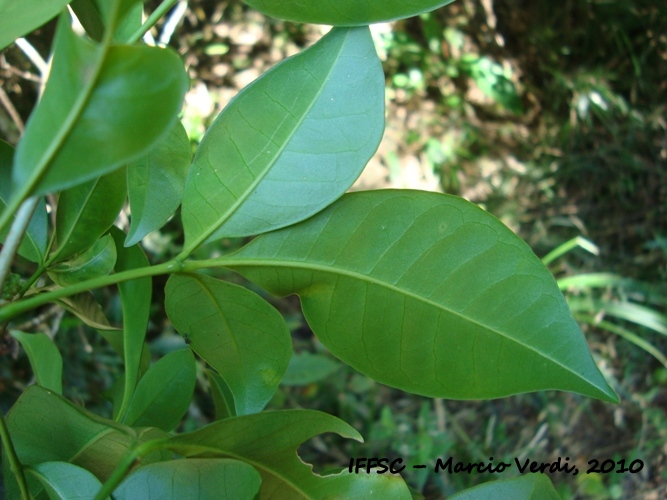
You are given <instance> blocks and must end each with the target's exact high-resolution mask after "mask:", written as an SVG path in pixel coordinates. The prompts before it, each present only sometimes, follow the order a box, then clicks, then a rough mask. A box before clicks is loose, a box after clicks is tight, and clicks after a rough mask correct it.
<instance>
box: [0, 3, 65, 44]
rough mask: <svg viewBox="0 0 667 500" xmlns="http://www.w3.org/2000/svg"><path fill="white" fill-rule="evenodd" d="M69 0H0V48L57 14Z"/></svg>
mask: <svg viewBox="0 0 667 500" xmlns="http://www.w3.org/2000/svg"><path fill="white" fill-rule="evenodd" d="M68 3H69V0H0V50H2V49H4V48H5V47H6V46H7V45H9V44H10V43H12V42H13V41H14V40H16V39H17V38H19V37H22V36H23V35H26V34H28V33H30V32H31V31H33V30H35V29H37V28H39V27H40V26H41V25H42V24H44V23H45V22H46V21H48V20H49V19H51V18H53V17H55V16H57V15H58V13H59V12H60V11H61V10H63V9H64V8H65V6H66V5H67V4H68Z"/></svg>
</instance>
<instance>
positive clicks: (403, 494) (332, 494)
mask: <svg viewBox="0 0 667 500" xmlns="http://www.w3.org/2000/svg"><path fill="white" fill-rule="evenodd" d="M325 432H335V433H336V434H339V435H340V436H343V437H345V438H352V439H356V440H357V441H361V440H362V439H361V436H360V435H359V433H358V432H357V431H355V430H354V429H353V428H352V427H351V426H349V425H348V424H346V423H345V422H343V421H342V420H339V419H338V418H336V417H333V416H331V415H327V414H326V413H321V412H317V411H313V410H284V411H267V412H262V413H258V414H256V415H245V416H242V417H231V418H228V419H225V420H220V421H218V422H214V423H212V424H209V425H207V426H206V427H204V428H202V429H199V430H197V431H194V432H189V433H186V434H181V435H178V436H174V437H173V438H172V440H171V441H172V443H173V444H175V445H178V448H177V450H178V452H179V453H181V454H184V455H186V456H197V455H201V454H210V453H217V454H219V455H221V456H223V457H224V456H228V457H233V458H235V459H237V460H243V461H245V462H247V463H250V464H252V465H253V466H254V467H255V469H257V470H258V471H259V473H260V474H261V476H262V487H261V489H260V493H259V497H260V498H290V499H292V498H368V495H369V494H370V492H372V493H373V495H374V496H375V495H377V497H378V498H391V499H393V498H396V499H407V500H409V499H410V492H409V491H408V488H407V486H406V485H405V483H404V482H403V479H401V477H400V476H398V475H396V476H387V477H385V476H381V475H378V474H358V475H357V474H349V473H348V472H347V471H344V472H341V473H340V474H337V475H330V476H324V477H323V476H318V475H316V474H314V473H313V471H312V467H311V466H310V465H308V464H305V463H304V462H303V461H301V459H300V458H299V457H298V455H297V448H298V447H299V446H300V445H301V444H302V443H303V442H305V441H306V440H308V439H311V438H313V437H315V436H317V435H318V434H322V433H325Z"/></svg>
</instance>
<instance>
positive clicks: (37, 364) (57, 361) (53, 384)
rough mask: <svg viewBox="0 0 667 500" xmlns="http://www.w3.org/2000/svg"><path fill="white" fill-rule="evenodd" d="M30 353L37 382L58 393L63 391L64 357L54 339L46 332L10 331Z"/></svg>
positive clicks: (29, 357)
mask: <svg viewBox="0 0 667 500" xmlns="http://www.w3.org/2000/svg"><path fill="white" fill-rule="evenodd" d="M10 334H11V336H12V337H14V338H15V339H16V340H18V341H19V342H20V343H21V346H22V347H23V349H24V350H25V353H26V354H27V355H28V360H29V361H30V366H31V367H32V372H33V373H34V374H35V378H36V379H37V383H38V384H39V385H41V386H42V387H44V388H45V389H50V390H52V391H54V392H56V393H58V394H62V393H63V358H62V356H61V355H60V351H59V350H58V348H57V347H56V345H55V344H54V343H53V340H51V339H50V338H49V336H48V335H45V334H44V333H24V332H19V331H17V330H12V331H10Z"/></svg>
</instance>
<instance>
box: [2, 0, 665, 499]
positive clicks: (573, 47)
mask: <svg viewBox="0 0 667 500" xmlns="http://www.w3.org/2000/svg"><path fill="white" fill-rule="evenodd" d="M147 5H148V6H149V8H150V7H151V2H147ZM179 5H180V4H179ZM176 9H178V7H177V8H176ZM180 12H181V13H182V18H181V17H180V14H179V12H177V11H174V14H173V15H172V18H171V20H172V21H174V23H175V24H174V28H175V30H174V31H173V33H171V29H172V28H171V27H170V25H169V21H167V22H166V23H165V24H163V25H161V26H159V30H157V31H154V32H153V36H154V37H155V38H156V39H157V41H158V42H159V41H162V42H164V43H169V44H171V45H172V46H173V47H175V48H177V49H178V50H179V52H180V53H181V54H182V55H183V56H184V58H185V61H186V64H187V66H188V71H189V74H190V77H191V79H192V84H191V90H190V92H189V94H188V96H187V99H186V108H185V110H184V116H183V122H184V124H185V125H186V129H187V131H188V134H189V136H190V139H191V141H192V142H193V144H196V143H197V142H198V141H199V140H200V139H201V137H202V134H203V132H204V130H205V128H206V126H207V125H208V124H210V123H211V121H212V119H213V118H214V117H215V116H216V115H217V113H218V112H219V110H220V109H222V107H224V105H225V104H226V103H227V102H228V101H229V100H230V99H231V98H232V97H233V96H234V95H235V93H236V92H237V91H238V89H240V88H242V87H243V86H245V85H246V84H247V83H249V82H250V81H252V80H253V79H254V78H256V77H257V76H259V75H260V74H261V73H262V72H263V71H265V70H266V69H268V68H269V67H271V66H272V65H273V64H274V63H275V62H277V61H279V60H281V59H282V58H283V57H284V56H285V55H290V54H293V53H296V52H297V51H299V50H301V49H302V48H303V47H305V46H308V45H310V44H311V43H313V42H314V41H315V40H317V39H318V38H319V37H320V36H321V35H322V33H323V32H324V28H323V27H319V26H309V25H306V26H302V25H293V24H290V23H286V22H278V21H274V20H271V19H268V18H265V17H263V16H262V15H260V14H258V13H256V12H254V11H251V10H250V9H248V8H247V7H246V6H244V5H243V4H242V3H241V2H240V1H236V0H228V1H223V2H217V1H216V2H213V1H206V0H191V1H190V2H189V5H188V8H187V9H183V10H182V11H180ZM176 21H178V23H176ZM373 33H374V37H375V41H376V46H377V49H378V51H379V53H380V55H381V57H382V58H383V60H384V61H385V72H386V78H387V130H386V133H385V139H384V142H383V144H382V145H381V147H380V150H379V151H378V153H377V155H376V157H375V158H374V159H373V161H372V162H371V163H370V164H369V166H368V168H367V169H366V171H365V173H364V175H363V176H362V178H361V179H360V180H359V181H358V182H357V184H356V185H355V189H373V188H380V187H409V188H415V189H427V190H434V191H435V190H438V191H444V192H448V193H452V194H458V195H461V196H464V197H466V198H468V199H470V200H472V201H474V202H477V203H480V204H482V205H483V206H484V207H485V208H487V209H488V210H489V211H490V212H492V213H493V214H495V215H496V216H497V217H499V218H500V219H501V220H503V222H505V223H506V224H507V225H508V226H510V227H511V228H512V229H513V230H515V231H516V232H517V233H518V234H519V235H521V236H522V237H523V238H524V239H526V240H527V241H528V242H529V243H530V244H531V246H532V247H533V248H534V250H535V251H536V253H537V254H538V255H539V256H547V255H548V254H549V256H548V259H547V260H548V261H550V267H551V269H552V270H553V272H554V274H555V275H556V277H557V278H559V280H560V283H561V285H562V288H563V290H564V292H565V293H566V296H567V297H568V300H569V301H570V304H571V307H572V309H573V311H574V313H575V315H576V317H577V319H579V320H580V322H581V324H582V328H583V330H584V332H585V334H586V336H587V339H588V341H589V345H590V346H591V348H592V350H593V353H594V356H595V358H596V361H597V362H598V364H599V366H600V367H601V369H602V370H603V372H604V374H605V376H606V377H607V378H608V380H610V381H612V385H613V386H614V388H615V389H616V391H617V392H618V394H619V395H620V396H621V398H622V402H621V404H619V405H618V406H613V405H609V404H605V403H601V402H598V401H594V400H590V399H586V398H584V397H580V396H577V395H574V394H568V393H557V392H548V393H547V392H544V393H535V394H528V395H522V396H515V397H511V398H507V399H502V400H493V401H484V402H458V401H443V400H430V399H427V398H421V397H417V396H408V395H406V394H404V393H402V392H400V391H397V390H393V389H389V388H387V387H384V386H381V385H380V384H377V383H375V382H373V381H371V380H369V379H367V378H366V377H364V376H362V375H360V374H358V373H355V372H354V371H353V370H352V369H350V368H347V367H345V366H344V365H342V364H339V363H338V362H337V361H336V360H335V359H334V358H333V357H331V356H329V355H328V354H327V353H326V352H325V349H324V348H323V347H322V346H321V345H320V344H319V343H318V342H317V340H316V339H315V338H314V337H313V336H312V334H311V333H310V331H309V329H308V326H307V325H306V323H305V322H304V320H303V318H302V317H301V315H300V312H299V308H298V303H297V302H296V300H297V299H296V298H288V299H284V300H275V299H271V298H270V300H271V301H272V303H274V305H276V307H278V308H279V309H280V310H281V311H282V312H283V313H284V314H285V316H286V317H287V318H288V321H289V324H290V327H291V329H292V332H293V338H294V344H295V349H296V351H297V352H298V353H299V354H298V355H297V356H296V357H295V359H294V361H293V363H292V366H291V367H290V370H289V371H288V374H287V376H286V379H285V381H284V383H283V385H282V386H281V388H280V390H279V393H278V394H277V396H276V397H275V399H274V401H273V402H272V403H271V406H273V407H274V408H285V407H304V408H313V409H320V410H323V411H326V412H329V413H333V414H335V415H338V416H340V417H341V418H343V419H344V420H345V421H347V422H349V423H350V424H351V425H353V426H354V427H356V428H357V429H358V430H359V431H360V432H361V433H362V434H363V435H364V436H365V438H366V443H364V444H358V443H349V442H345V443H344V442H343V441H342V440H337V439H334V438H331V439H326V438H327V436H325V439H317V440H313V441H311V442H310V443H309V444H307V445H306V446H304V447H303V448H302V450H301V454H302V456H303V458H304V459H305V460H307V461H312V462H314V463H315V464H316V465H315V468H316V470H325V469H326V468H328V467H330V466H334V465H338V466H340V465H344V464H346V463H347V462H348V461H349V457H354V456H390V457H395V456H400V457H403V458H404V459H407V460H409V461H412V462H413V463H433V462H434V460H435V458H436V457H445V458H446V457H448V456H450V455H452V456H455V457H456V458H457V459H460V460H462V461H468V460H470V461H479V460H487V459H488V458H489V457H493V459H494V461H495V462H498V461H501V460H502V461H505V462H510V461H512V459H513V458H514V457H520V458H521V457H523V458H531V459H535V460H538V461H552V460H555V459H557V458H558V457H559V456H561V457H566V456H567V457H570V460H571V461H572V462H576V463H577V464H578V465H579V466H580V468H581V466H585V464H586V462H587V461H588V460H590V459H592V458H598V459H606V458H613V459H621V458H626V459H628V460H629V461H631V460H632V459H634V458H640V459H642V460H644V462H645V464H646V465H645V467H644V469H643V471H642V472H641V473H639V474H635V475H629V474H610V475H585V474H580V475H578V476H576V477H574V476H570V475H565V474H559V473H556V474H554V475H553V476H552V480H553V482H554V484H555V485H556V487H557V489H558V490H559V492H560V493H561V495H562V496H563V497H565V498H570V497H575V498H656V499H657V498H661V497H663V496H664V495H665V494H666V493H667V490H666V489H665V486H664V484H666V483H667V465H666V464H665V456H666V455H667V444H666V443H667V360H666V359H665V357H664V355H663V353H667V338H666V336H667V319H666V317H665V315H664V313H665V309H666V306H667V300H666V299H665V296H666V295H667V289H666V287H665V280H666V279H667V168H666V167H667V122H666V121H665V120H666V118H665V116H667V113H666V111H667V15H666V12H665V6H664V2H662V1H661V0H639V1H630V0H608V1H602V0H582V1H576V2H575V1H571V0H566V1H564V2H551V1H549V0H531V1H528V0H514V1H509V0H458V1H457V2H455V3H454V4H452V5H450V6H448V7H445V8H443V9H440V10H438V11H436V12H434V13H432V14H427V15H423V16H421V17H417V18H413V19H409V20H407V21H401V22H398V23H392V24H387V25H376V26H374V27H373ZM52 34H53V26H52V25H47V26H45V27H44V28H43V29H42V30H40V31H39V32H38V33H36V34H35V35H33V36H31V37H30V38H29V41H30V43H31V44H32V45H33V46H34V47H35V48H36V49H37V51H38V52H40V53H41V54H42V56H44V57H46V55H47V50H48V46H49V43H50V40H51V37H52ZM387 56H389V57H387ZM36 71H37V70H36V69H35V67H34V63H33V62H31V60H30V59H29V58H28V57H26V55H25V53H24V52H23V51H21V50H20V49H19V48H18V47H16V46H14V47H11V48H8V49H7V50H5V51H4V52H1V53H0V88H2V93H0V101H1V102H2V106H1V107H0V135H1V136H2V137H3V138H6V139H7V140H9V141H10V142H12V143H15V142H16V140H17V139H18V136H19V134H20V130H21V123H22V121H23V120H25V118H26V117H27V116H28V115H29V113H30V109H31V107H32V105H33V104H34V101H35V98H36V95H37V91H38V89H37V87H36V85H37V83H36V81H37V79H36V78H35V77H34V74H35V73H36ZM118 224H120V225H123V224H127V218H125V219H124V220H119V221H118ZM575 238H579V239H577V240H574V241H573V242H572V244H571V245H565V246H562V245H563V244H564V243H566V242H570V241H572V240H573V239H575ZM181 243H182V228H181V227H180V222H179V219H178V218H175V219H174V220H173V221H172V222H171V223H170V224H169V225H167V226H166V227H165V228H163V230H162V231H161V232H159V233H153V234H151V235H150V236H149V237H148V238H146V239H145V241H144V246H145V248H146V249H147V251H148V252H149V256H150V258H151V260H152V261H153V262H159V261H162V260H165V259H166V257H167V256H170V255H172V254H173V252H174V251H175V249H176V248H178V247H180V245H181ZM238 244H239V242H238V241H232V240H226V241H223V242H222V243H220V242H218V243H215V244H212V245H209V246H207V247H204V248H202V249H200V250H199V254H198V256H199V257H209V256H214V255H216V254H219V253H220V252H221V251H222V250H223V249H224V248H225V247H226V248H229V247H234V246H238ZM557 248H558V249H559V251H558V252H556V253H551V254H550V252H551V251H553V250H554V249H557ZM568 250H569V251H568ZM27 264H28V263H26V265H27ZM27 274H29V273H27ZM231 279H235V280H236V281H237V282H242V281H241V278H240V277H231ZM155 280H156V283H155V284H156V286H155V287H154V293H155V294H160V293H162V289H163V285H164V281H166V278H164V279H163V278H161V277H158V278H155ZM99 293H105V292H104V291H102V292H99ZM154 299H155V300H154V304H161V303H162V302H163V301H162V300H161V299H160V297H155V298H154ZM103 303H108V301H103ZM155 307H156V309H155V310H154V311H153V314H152V321H151V326H150V328H151V331H150V332H149V337H148V338H149V339H151V350H152V352H153V354H154V355H155V356H159V355H163V354H165V353H167V352H169V351H171V350H173V349H174V348H176V347H178V346H180V345H181V344H182V342H183V341H182V339H181V338H180V336H177V335H176V334H175V333H174V330H173V328H172V327H171V325H170V324H169V322H168V321H167V319H166V315H165V313H164V310H162V309H161V308H160V306H155ZM106 312H107V314H108V317H109V318H110V319H111V320H112V321H113V319H114V318H116V319H118V317H119V314H120V307H119V305H118V304H116V305H115V306H114V307H112V309H111V310H109V311H106ZM41 313H42V314H41V316H40V317H39V318H37V319H36V321H35V322H34V324H32V325H26V328H25V330H41V331H45V332H47V333H49V334H51V335H55V339H56V341H57V343H58V346H59V348H60V349H61V352H62V353H63V357H64V358H65V359H66V360H67V362H66V364H65V377H66V380H65V388H66V389H65V396H67V397H69V398H72V399H74V400H76V401H79V402H80V403H81V404H83V405H85V406H87V407H89V408H93V409H94V410H95V411H98V412H101V413H102V414H104V413H105V412H107V413H109V412H110V405H109V403H108V402H107V400H106V399H105V391H106V390H108V389H109V387H110V385H111V382H112V381H113V380H114V379H115V378H116V377H117V375H118V373H119V372H120V360H119V359H118V358H117V357H116V356H115V355H114V354H113V352H112V351H111V349H110V348H109V347H108V346H107V345H106V344H105V342H104V341H103V340H102V339H101V337H100V336H99V335H97V334H96V332H94V331H93V330H90V329H89V328H88V327H86V326H84V325H82V324H81V322H80V321H79V320H77V319H75V318H74V317H72V316H70V315H69V314H63V312H62V311H61V310H58V309H55V308H52V309H49V308H47V309H44V310H43V311H41ZM56 333H57V334H56ZM7 339H8V342H9V341H10V339H9V337H7ZM1 349H2V352H1V353H0V354H2V356H3V362H2V364H0V404H1V406H2V409H3V410H4V411H6V410H7V409H8V408H9V407H10V406H11V404H12V403H13V401H15V399H16V398H17V397H18V395H19V394H20V392H21V391H22V390H23V389H24V388H25V386H26V385H27V384H29V383H30V382H31V373H30V369H29V364H28V361H27V359H26V357H25V354H24V353H22V352H19V350H18V346H17V345H15V344H7V345H3V346H2V347H1ZM207 386H208V381H207V379H206V376H205V374H204V372H203V370H200V377H199V384H198V388H197V393H198V397H197V398H196V404H193V405H192V406H191V408H190V411H189V413H188V417H187V419H186V420H185V421H184V422H183V424H182V425H183V427H184V429H186V430H187V429H190V428H194V427H197V426H199V425H201V424H203V423H206V422H208V421H209V419H210V418H211V416H212V411H213V402H212V400H211V399H210V397H209V395H208V391H207ZM405 472H406V475H405V477H406V479H407V480H408V482H409V484H410V485H411V486H413V487H415V488H417V489H419V490H421V491H423V492H424V494H425V495H426V496H427V498H440V497H443V496H446V495H448V494H450V493H452V492H454V491H457V490H459V489H461V488H463V487H465V486H470V485H473V484H478V483H480V482H483V481H486V480H489V479H491V477H490V476H489V475H488V474H483V475H474V474H473V475H463V476H445V475H442V474H440V475H434V474H433V473H431V472H429V471H427V470H421V471H413V470H408V469H406V471H405ZM513 472H514V473H516V470H514V471H513ZM509 474H510V473H509V472H508V473H506V474H505V475H503V477H509Z"/></svg>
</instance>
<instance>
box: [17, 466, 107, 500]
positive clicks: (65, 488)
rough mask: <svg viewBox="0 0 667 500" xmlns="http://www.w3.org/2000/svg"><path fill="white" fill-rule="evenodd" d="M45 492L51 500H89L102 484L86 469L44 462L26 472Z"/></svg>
mask: <svg viewBox="0 0 667 500" xmlns="http://www.w3.org/2000/svg"><path fill="white" fill-rule="evenodd" d="M26 472H27V475H28V478H34V479H36V480H37V481H39V483H40V484H41V486H42V487H43V488H44V490H46V492H47V494H48V496H49V498H50V499H51V500H90V499H91V498H94V497H95V495H96V494H97V492H98V491H100V489H101V488H102V483H101V482H100V481H99V479H97V478H96V477H95V476H94V475H92V474H91V473H90V472H88V471H87V470H86V469H83V468H81V467H77V466H76V465H72V464H70V463H67V462H44V463H41V464H37V465H35V466H33V467H30V468H28V469H27V470H26Z"/></svg>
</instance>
